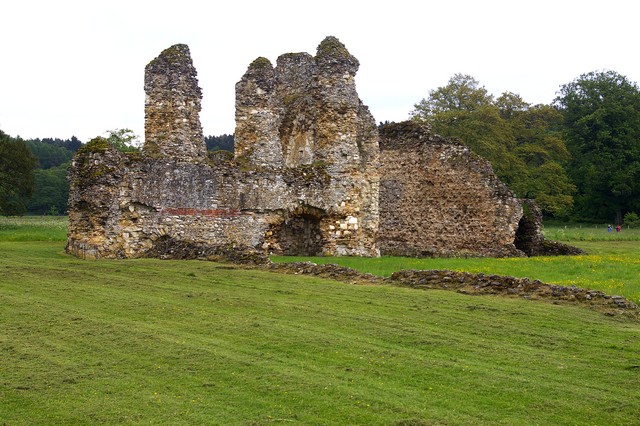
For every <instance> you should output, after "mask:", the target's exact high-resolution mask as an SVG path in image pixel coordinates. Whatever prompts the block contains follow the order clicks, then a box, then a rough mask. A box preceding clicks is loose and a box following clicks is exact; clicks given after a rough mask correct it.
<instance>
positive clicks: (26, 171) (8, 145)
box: [0, 130, 36, 216]
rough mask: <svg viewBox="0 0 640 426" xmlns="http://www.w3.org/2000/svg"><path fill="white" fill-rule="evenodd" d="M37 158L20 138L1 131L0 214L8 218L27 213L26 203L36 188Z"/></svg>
mask: <svg viewBox="0 0 640 426" xmlns="http://www.w3.org/2000/svg"><path fill="white" fill-rule="evenodd" d="M35 166H36V158H35V157H34V156H33V154H32V153H31V151H30V150H29V148H28V147H27V144H26V143H25V141H24V140H22V139H20V138H12V137H11V136H9V135H7V134H6V133H4V132H3V131H2V130H0V213H1V214H3V215H7V216H15V215H21V214H24V213H25V212H26V206H25V205H26V201H27V200H28V199H29V197H30V196H31V193H32V192H33V186H34V177H33V169H34V168H35Z"/></svg>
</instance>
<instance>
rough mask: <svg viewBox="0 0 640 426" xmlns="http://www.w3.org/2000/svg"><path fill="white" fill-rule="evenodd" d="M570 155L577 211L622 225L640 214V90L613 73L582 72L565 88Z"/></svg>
mask: <svg viewBox="0 0 640 426" xmlns="http://www.w3.org/2000/svg"><path fill="white" fill-rule="evenodd" d="M555 103H556V105H557V106H558V107H559V108H560V109H561V111H562V113H563V115H564V129H565V141H566V144H567V147H568V148H569V150H570V151H571V153H572V160H571V162H570V164H569V173H570V176H571V177H572V178H573V180H574V182H575V183H576V186H577V187H578V195H577V197H576V210H577V213H578V214H579V215H580V216H581V217H584V218H591V219H601V220H612V219H613V218H614V217H615V221H616V222H617V223H621V222H622V217H623V214H624V213H625V212H629V211H638V210H640V90H639V89H638V86H637V84H636V83H633V82H631V81H629V80H628V79H627V77H625V76H623V75H620V74H618V73H617V72H615V71H600V72H590V73H587V74H583V75H581V76H580V77H578V78H576V79H575V80H574V81H572V82H570V83H567V84H565V85H563V86H562V87H561V90H560V95H559V96H558V97H557V98H556V100H555Z"/></svg>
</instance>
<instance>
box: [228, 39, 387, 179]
mask: <svg viewBox="0 0 640 426" xmlns="http://www.w3.org/2000/svg"><path fill="white" fill-rule="evenodd" d="M358 67H359V62H358V60H357V59H356V58H355V57H354V56H352V55H351V54H350V53H349V52H348V50H347V49H346V47H345V46H344V45H343V44H342V43H341V42H340V41H339V40H338V39H337V38H335V37H327V38H325V39H324V40H323V41H322V42H321V43H320V45H319V46H318V49H317V52H316V56H312V55H310V54H308V53H287V54H284V55H281V56H280V57H279V58H278V59H277V63H276V67H275V68H274V67H273V65H272V64H271V62H270V61H269V60H268V59H266V58H258V59H256V60H255V61H253V62H252V63H251V65H250V66H249V68H248V69H247V72H246V73H245V75H244V76H243V77H242V79H241V80H240V81H239V82H238V83H237V84H236V132H235V150H236V153H235V155H236V158H246V159H247V160H248V161H249V162H250V163H252V164H255V165H258V166H271V167H281V166H286V167H297V166H300V165H310V164H314V163H315V164H318V163H322V164H326V165H327V166H328V167H329V168H330V169H333V170H334V171H336V172H342V171H347V170H351V169H361V170H363V169H364V168H366V167H367V166H368V165H373V164H374V163H375V162H376V161H377V157H378V139H377V138H378V135H377V128H376V124H375V120H374V118H373V116H372V115H371V114H370V113H369V110H368V108H367V107H365V106H364V105H363V104H362V102H361V101H360V99H359V97H358V93H357V91H356V86H355V80H354V77H355V74H356V72H357V71H358Z"/></svg>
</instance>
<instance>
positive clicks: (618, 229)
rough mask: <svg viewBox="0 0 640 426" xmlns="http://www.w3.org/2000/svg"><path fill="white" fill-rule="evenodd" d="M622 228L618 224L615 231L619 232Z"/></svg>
mask: <svg viewBox="0 0 640 426" xmlns="http://www.w3.org/2000/svg"><path fill="white" fill-rule="evenodd" d="M621 230H622V227H621V226H620V225H618V226H616V232H617V233H620V231H621Z"/></svg>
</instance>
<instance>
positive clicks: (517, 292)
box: [268, 262, 640, 317]
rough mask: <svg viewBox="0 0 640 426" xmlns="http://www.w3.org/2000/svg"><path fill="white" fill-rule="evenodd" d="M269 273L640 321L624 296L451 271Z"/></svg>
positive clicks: (296, 266) (311, 266)
mask: <svg viewBox="0 0 640 426" xmlns="http://www.w3.org/2000/svg"><path fill="white" fill-rule="evenodd" d="M268 268H269V270H271V271H274V272H279V273H287V274H300V275H313V276H318V277H322V278H328V279H333V280H336V281H341V282H345V283H349V284H359V285H367V284H370V285H381V284H387V285H394V286H399V287H410V288H415V289H423V290H430V289H431V290H433V289H436V290H451V291H455V292H458V293H462V294H468V295H497V296H507V297H515V298H524V299H527V300H542V301H549V302H552V303H561V302H562V303H564V302H566V303H579V304H582V305H585V306H588V307H590V308H593V309H596V310H598V311H600V312H603V313H605V314H607V315H613V314H619V313H626V314H630V315H635V316H638V317H640V312H638V306H637V305H636V304H635V303H633V302H632V301H630V300H628V299H626V298H624V297H622V296H610V295H607V294H605V293H603V292H602V291H598V290H589V289H584V288H579V287H576V286H561V285H555V284H547V283H543V282H541V281H539V280H531V279H529V278H515V277H509V276H502V275H486V274H474V273H469V272H456V271H449V270H422V271H418V270H403V271H397V272H394V273H393V274H392V275H391V276H390V277H386V278H385V277H379V276H376V275H372V274H363V273H361V272H358V271H356V270H354V269H352V268H348V267H344V266H340V265H335V264H321V265H318V264H315V263H311V262H292V263H272V264H270V265H269V266H268Z"/></svg>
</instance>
